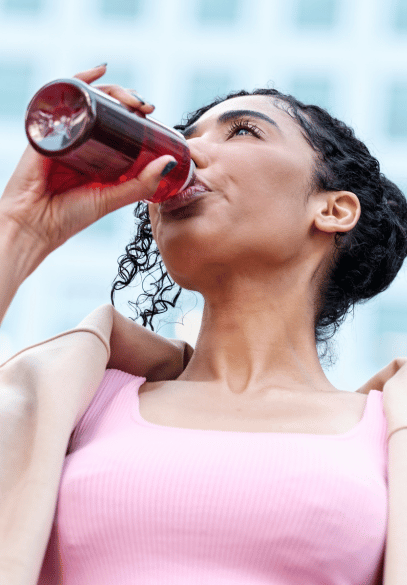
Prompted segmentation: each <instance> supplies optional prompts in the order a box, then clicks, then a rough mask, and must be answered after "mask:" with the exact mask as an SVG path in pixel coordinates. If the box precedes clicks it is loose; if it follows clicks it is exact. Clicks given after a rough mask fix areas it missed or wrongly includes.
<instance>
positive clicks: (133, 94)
mask: <svg viewBox="0 0 407 585" xmlns="http://www.w3.org/2000/svg"><path fill="white" fill-rule="evenodd" d="M129 93H130V94H131V95H132V96H134V97H135V98H136V99H137V100H138V101H139V102H140V103H141V104H142V105H143V106H144V104H145V103H146V102H145V100H144V99H143V98H142V97H141V95H140V94H139V93H137V92H136V91H133V90H131V91H129Z"/></svg>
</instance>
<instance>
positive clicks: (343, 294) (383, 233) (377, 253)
mask: <svg viewBox="0 0 407 585" xmlns="http://www.w3.org/2000/svg"><path fill="white" fill-rule="evenodd" d="M250 95H264V96H269V97H270V99H271V100H272V101H273V104H274V105H275V106H277V107H280V108H282V109H284V111H286V112H287V113H288V114H289V115H290V116H291V117H292V118H293V119H294V120H295V121H296V122H297V124H298V125H299V127H300V129H301V131H302V134H303V135H304V138H305V139H306V140H307V142H308V143H309V144H310V145H311V147H312V148H313V150H314V151H315V153H316V155H317V157H316V164H315V168H314V174H313V185H312V190H314V191H315V190H317V191H351V192H353V193H355V195H357V197H358V198H359V201H360V205H361V216H360V219H359V221H358V223H357V224H356V226H355V227H354V228H353V229H352V230H351V231H349V232H346V233H337V234H336V235H335V253H334V255H333V261H331V264H330V268H329V269H328V272H327V274H326V275H325V278H324V280H323V283H322V285H321V290H320V298H319V299H316V300H317V312H316V318H315V341H316V343H317V345H318V350H319V355H320V357H321V358H324V357H326V355H327V350H328V341H329V340H330V339H331V338H332V337H333V335H334V334H335V333H336V331H337V329H338V328H339V326H340V325H341V324H342V323H343V321H344V320H345V318H346V316H347V314H348V312H349V311H352V310H353V308H354V306H355V304H356V303H361V302H364V301H367V300H369V299H371V298H372V297H374V296H375V295H377V294H378V293H380V292H382V291H384V290H385V289H386V288H387V287H388V286H389V285H390V283H391V282H392V281H393V280H394V278H395V277H396V275H397V273H398V271H399V270H400V268H401V266H402V264H403V261H404V259H405V257H406V255H407V202H406V199H405V197H404V195H403V193H402V192H401V191H400V189H398V187H397V186H396V185H395V184H394V183H392V182H391V181H389V180H388V179H387V178H386V177H385V176H384V175H383V174H382V173H381V172H380V165H379V162H378V161H377V159H376V158H374V157H373V156H372V155H371V154H370V152H369V150H368V149H367V147H366V146H365V145H364V144H363V142H361V141H360V140H358V139H357V138H356V137H355V134H354V131H353V130H352V129H351V128H349V127H348V126H346V125H345V124H344V123H343V122H341V121H340V120H337V119H336V118H334V117H332V116H331V115H330V114H329V113H328V112H327V111H326V110H324V109H322V108H320V107H318V106H314V105H305V104H303V103H302V102H300V101H298V100H297V99H296V98H294V97H293V96H291V95H285V94H282V93H280V92H279V91H277V90H276V89H257V90H255V91H253V92H247V91H244V90H242V91H239V92H232V93H230V94H228V95H227V96H226V97H220V98H217V99H215V100H214V101H213V102H212V103H211V104H209V105H207V106H205V107H202V108H200V109H199V110H196V111H195V112H193V113H191V114H189V115H188V116H187V119H186V121H185V123H183V124H179V125H177V126H175V128H176V129H177V130H180V131H181V132H182V131H184V130H185V129H186V128H187V127H188V126H190V125H191V124H193V123H195V122H196V121H197V120H198V118H200V117H201V116H202V115H203V114H204V113H205V112H207V111H208V110H209V109H210V108H212V107H213V106H215V105H217V104H219V103H221V102H223V101H225V100H228V99H231V98H234V97H240V96H250ZM134 215H135V217H136V219H137V233H136V236H135V238H134V240H133V241H132V242H131V243H130V244H129V245H128V246H126V253H125V254H124V255H123V256H121V257H120V258H119V260H118V264H119V270H118V274H117V276H116V278H115V280H114V282H113V288H112V291H111V300H112V304H113V305H114V293H115V291H116V290H119V289H122V288H124V287H126V286H128V285H129V284H130V283H131V282H132V281H133V279H134V278H135V277H136V275H137V274H148V275H149V276H152V275H154V274H155V273H156V272H157V270H158V278H156V280H155V281H154V282H153V283H152V285H151V287H150V291H151V292H149V291H146V290H145V289H144V280H145V279H143V291H144V293H142V294H141V295H139V297H138V299H137V301H136V302H135V303H134V302H131V301H129V304H130V305H132V306H133V307H134V308H135V309H136V312H137V314H136V317H135V319H137V318H138V317H139V316H140V315H141V317H142V320H143V325H144V326H146V325H149V326H150V327H151V329H152V330H153V331H154V327H153V324H152V320H153V317H154V316H155V315H158V314H160V313H164V312H165V311H166V310H167V309H168V308H169V307H170V306H171V307H175V305H176V302H177V300H178V298H179V296H180V294H181V292H182V288H181V287H178V290H177V292H176V293H175V295H174V296H173V297H172V298H167V296H166V295H167V293H169V292H170V291H171V290H172V289H173V288H174V287H176V286H177V285H176V283H175V282H174V281H173V280H172V279H171V278H170V276H169V275H168V273H167V272H166V270H165V267H164V265H163V262H162V260H161V257H160V253H159V251H158V249H157V246H156V245H155V242H154V241H153V238H152V232H151V224H150V218H149V214H148V208H147V205H146V204H144V203H138V204H137V206H136V208H135V210H134ZM146 300H150V303H151V305H150V307H149V308H146V309H145V310H144V311H141V310H140V309H139V306H140V305H141V303H143V302H145V301H146ZM135 319H134V320H135Z"/></svg>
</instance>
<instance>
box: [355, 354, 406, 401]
mask: <svg viewBox="0 0 407 585" xmlns="http://www.w3.org/2000/svg"><path fill="white" fill-rule="evenodd" d="M405 364H407V358H404V357H400V358H396V359H394V360H392V361H391V362H390V363H389V364H388V365H387V366H386V367H385V368H383V369H381V370H380V371H379V372H377V374H375V375H374V376H372V377H371V378H370V379H369V380H368V381H367V382H366V383H365V384H363V386H361V387H360V388H359V389H358V390H356V392H360V393H361V394H369V392H370V390H379V391H380V392H382V391H383V386H384V385H385V383H386V382H387V381H388V380H390V378H392V377H393V376H394V375H395V374H397V372H398V371H399V370H400V368H402V367H403V366H404V365H405Z"/></svg>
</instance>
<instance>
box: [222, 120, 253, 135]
mask: <svg viewBox="0 0 407 585" xmlns="http://www.w3.org/2000/svg"><path fill="white" fill-rule="evenodd" d="M247 134H251V135H252V136H255V137H256V138H261V136H262V131H261V130H260V128H258V127H257V126H256V125H255V124H252V123H251V122H250V121H249V120H245V119H241V120H233V122H232V123H231V124H230V125H229V127H228V130H227V139H229V138H232V137H233V136H247Z"/></svg>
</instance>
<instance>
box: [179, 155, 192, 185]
mask: <svg viewBox="0 0 407 585" xmlns="http://www.w3.org/2000/svg"><path fill="white" fill-rule="evenodd" d="M195 170H196V165H195V163H194V161H193V160H192V158H191V161H190V164H189V171H188V176H187V178H186V180H185V183H184V184H183V185H182V187H181V189H180V190H179V191H178V193H181V191H183V190H184V189H186V188H187V187H188V186H189V185H190V184H191V183H192V182H193V181H194V179H195Z"/></svg>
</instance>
